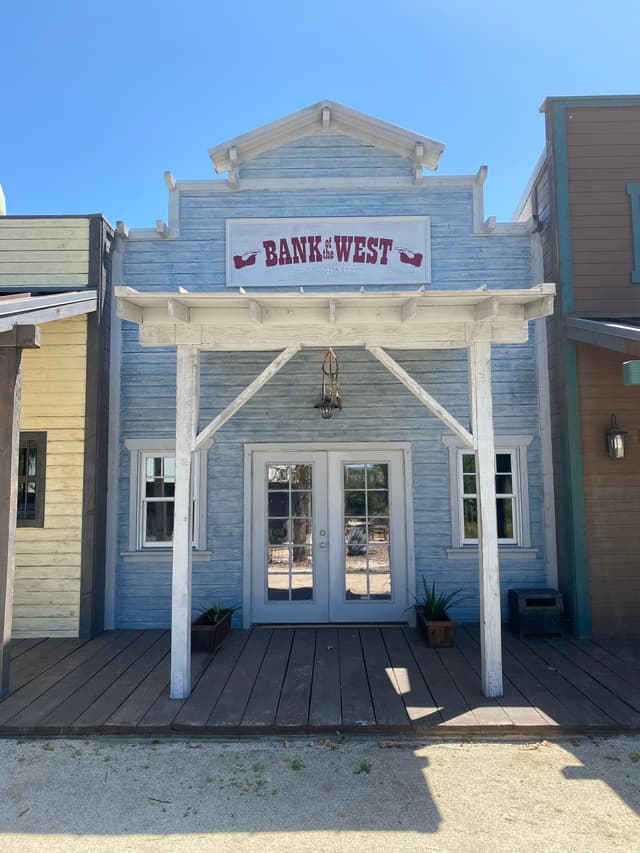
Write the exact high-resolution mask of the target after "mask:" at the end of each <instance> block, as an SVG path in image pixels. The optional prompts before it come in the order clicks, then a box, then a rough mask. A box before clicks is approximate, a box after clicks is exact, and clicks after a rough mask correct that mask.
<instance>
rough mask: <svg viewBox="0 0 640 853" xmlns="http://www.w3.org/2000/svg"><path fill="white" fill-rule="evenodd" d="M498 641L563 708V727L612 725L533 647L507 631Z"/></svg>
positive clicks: (606, 717) (609, 719) (607, 718)
mask: <svg viewBox="0 0 640 853" xmlns="http://www.w3.org/2000/svg"><path fill="white" fill-rule="evenodd" d="M502 642H503V646H504V648H505V649H507V650H508V651H509V652H510V653H511V654H512V655H513V657H514V658H515V659H516V660H517V661H518V662H519V663H520V664H521V665H522V666H523V667H525V669H527V671H528V672H530V673H531V674H532V675H533V676H534V677H535V678H537V679H538V680H539V681H540V682H541V683H542V684H543V685H544V686H545V687H546V688H547V690H549V692H550V693H552V694H553V695H554V696H555V697H556V698H557V699H558V700H559V701H560V702H562V704H563V705H564V706H565V708H566V709H567V712H566V714H565V715H564V718H563V722H562V724H563V726H567V727H580V726H600V725H607V723H611V722H612V720H611V718H610V717H608V716H607V715H605V714H603V713H602V711H600V709H599V708H597V707H596V706H595V705H594V704H593V702H591V701H590V700H589V698H588V697H587V696H585V695H584V694H583V693H582V692H581V691H580V690H578V689H577V688H576V687H574V686H573V684H571V683H570V682H568V681H567V680H566V678H565V677H564V676H563V675H562V673H560V672H558V671H557V670H556V669H555V668H554V667H553V666H549V664H548V663H547V662H546V661H545V660H544V659H542V658H541V657H540V655H539V653H538V651H539V650H538V649H536V647H535V646H532V645H531V644H530V643H529V642H527V641H524V640H520V639H517V638H516V637H514V636H512V635H511V634H509V633H507V632H505V634H503V640H502Z"/></svg>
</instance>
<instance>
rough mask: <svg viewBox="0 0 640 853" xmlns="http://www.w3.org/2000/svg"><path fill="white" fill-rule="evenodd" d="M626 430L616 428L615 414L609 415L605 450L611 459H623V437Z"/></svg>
mask: <svg viewBox="0 0 640 853" xmlns="http://www.w3.org/2000/svg"><path fill="white" fill-rule="evenodd" d="M625 435H626V432H625V431H624V430H621V429H618V424H617V422H616V416H615V415H611V422H610V427H609V429H608V430H607V433H606V437H607V451H608V452H609V456H610V457H611V459H624V437H625Z"/></svg>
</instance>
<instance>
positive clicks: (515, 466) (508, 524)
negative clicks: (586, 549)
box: [442, 435, 533, 551]
mask: <svg viewBox="0 0 640 853" xmlns="http://www.w3.org/2000/svg"><path fill="white" fill-rule="evenodd" d="M532 440H533V436H530V435H497V436H496V438H495V449H496V464H495V476H496V513H497V526H498V530H497V532H498V545H499V547H503V546H504V547H505V548H509V549H514V548H523V549H529V548H531V529H530V522H529V478H528V465H527V451H528V447H529V445H530V444H531V442H532ZM442 441H443V443H444V444H445V445H446V446H447V448H448V450H449V479H450V495H451V546H452V548H453V549H460V550H462V551H464V550H470V549H472V548H474V547H475V548H477V545H478V496H477V473H476V455H475V452H474V451H473V450H470V449H469V448H468V447H466V446H462V444H461V442H460V439H459V438H458V437H457V436H454V435H445V436H443V437H442Z"/></svg>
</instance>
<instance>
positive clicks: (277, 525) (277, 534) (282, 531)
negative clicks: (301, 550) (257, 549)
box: [269, 518, 289, 545]
mask: <svg viewBox="0 0 640 853" xmlns="http://www.w3.org/2000/svg"><path fill="white" fill-rule="evenodd" d="M285 542H289V520H288V519H286V518H270V519H269V545H283V544H284V543H285Z"/></svg>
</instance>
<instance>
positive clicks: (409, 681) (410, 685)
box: [382, 628, 442, 726]
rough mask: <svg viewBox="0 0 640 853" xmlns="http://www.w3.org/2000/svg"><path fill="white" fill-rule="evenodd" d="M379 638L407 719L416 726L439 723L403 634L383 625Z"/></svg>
mask: <svg viewBox="0 0 640 853" xmlns="http://www.w3.org/2000/svg"><path fill="white" fill-rule="evenodd" d="M382 638H383V640H384V644H385V647H386V649H387V654H388V655H389V661H390V663H391V666H392V668H393V669H394V670H395V672H396V680H397V681H398V684H399V686H400V688H401V695H402V701H403V702H404V706H405V709H406V712H407V716H408V717H409V719H410V720H411V722H412V723H413V724H414V725H416V726H424V725H427V726H434V725H438V724H439V723H441V722H442V715H441V714H440V710H439V708H438V707H437V705H436V703H435V700H434V698H433V696H432V695H431V691H430V690H429V687H428V684H427V683H425V680H424V678H423V677H422V673H421V671H420V668H419V666H418V664H417V663H416V660H415V658H414V656H413V653H412V651H411V649H410V648H409V646H408V645H407V641H406V639H405V637H404V634H403V633H402V632H401V631H398V629H397V628H383V629H382ZM405 681H406V684H405V683H404V682H405Z"/></svg>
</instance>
